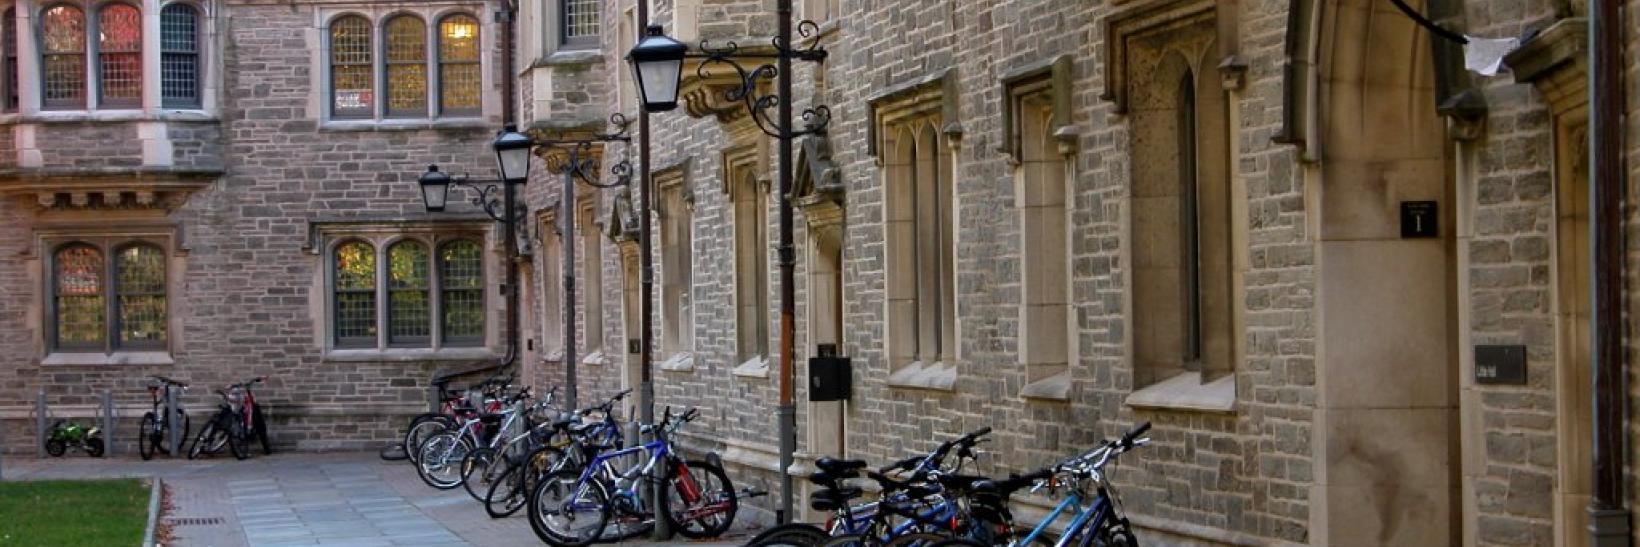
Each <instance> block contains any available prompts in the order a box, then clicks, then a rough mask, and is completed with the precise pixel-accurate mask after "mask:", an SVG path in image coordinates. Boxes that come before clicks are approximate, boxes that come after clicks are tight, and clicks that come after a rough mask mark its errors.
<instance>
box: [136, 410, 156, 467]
mask: <svg viewBox="0 0 1640 547" xmlns="http://www.w3.org/2000/svg"><path fill="white" fill-rule="evenodd" d="M157 421H158V418H155V417H154V413H152V412H144V413H143V414H142V424H141V425H139V426H137V453H138V454H141V455H142V459H144V460H151V459H154V450H155V449H157V448H159V438H158V437H159V435H158V433H157V431H158V430H159V428H158V427H157V424H156V422H157Z"/></svg>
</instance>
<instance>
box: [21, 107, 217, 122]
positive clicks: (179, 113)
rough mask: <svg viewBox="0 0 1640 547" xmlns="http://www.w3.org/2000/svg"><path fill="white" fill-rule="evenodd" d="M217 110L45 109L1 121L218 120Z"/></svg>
mask: <svg viewBox="0 0 1640 547" xmlns="http://www.w3.org/2000/svg"><path fill="white" fill-rule="evenodd" d="M215 121H220V120H219V118H217V115H216V113H214V112H208V111H205V110H200V109H197V108H195V109H187V108H173V109H165V108H162V109H159V110H157V111H153V112H149V111H146V110H142V109H135V108H133V109H118V110H43V111H40V112H37V113H34V114H30V115H27V116H24V115H22V114H18V113H15V112H14V113H10V114H6V115H4V116H0V123H40V124H52V123H85V122H215Z"/></svg>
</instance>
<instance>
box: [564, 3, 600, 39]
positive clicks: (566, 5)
mask: <svg viewBox="0 0 1640 547" xmlns="http://www.w3.org/2000/svg"><path fill="white" fill-rule="evenodd" d="M576 2H580V3H583V4H587V5H591V6H594V7H596V8H597V13H594V14H593V16H592V18H593V20H595V21H598V22H599V23H598V24H597V25H595V26H596V27H597V28H598V32H596V33H594V34H590V35H579V36H570V32H569V31H570V28H571V27H572V25H571V23H570V9H569V8H570V5H571V4H574V3H576ZM554 4H555V6H556V7H557V8H558V9H557V16H558V25H557V31H558V48H559V49H597V48H599V47H601V46H602V43H603V23H602V21H603V14H604V13H603V12H604V10H603V3H602V2H597V1H590V2H589V1H587V0H555V2H554Z"/></svg>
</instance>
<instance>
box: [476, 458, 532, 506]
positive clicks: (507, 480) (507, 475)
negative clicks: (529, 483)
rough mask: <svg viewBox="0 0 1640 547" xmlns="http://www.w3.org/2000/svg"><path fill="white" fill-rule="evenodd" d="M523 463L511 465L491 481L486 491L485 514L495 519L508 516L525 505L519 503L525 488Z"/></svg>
mask: <svg viewBox="0 0 1640 547" xmlns="http://www.w3.org/2000/svg"><path fill="white" fill-rule="evenodd" d="M523 469H524V466H522V465H509V466H507V470H506V471H502V472H501V476H500V477H498V478H496V479H495V481H494V482H491V483H490V488H489V490H488V491H486V492H484V514H487V515H489V516H490V518H493V519H499V518H507V517H510V516H512V514H513V513H516V512H518V508H520V507H523V504H522V503H517V501H518V498H520V497H522V496H520V495H519V493H520V492H522V491H523V490H524V489H523V486H524V485H523V482H524V476H525V474H526V473H525V472H521V470H523Z"/></svg>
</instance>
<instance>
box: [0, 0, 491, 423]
mask: <svg viewBox="0 0 1640 547" xmlns="http://www.w3.org/2000/svg"><path fill="white" fill-rule="evenodd" d="M319 5H320V3H312V2H298V3H295V4H286V5H279V6H272V5H259V4H255V3H238V2H230V3H227V4H224V5H219V6H218V7H219V8H220V10H218V11H217V12H216V13H218V17H220V18H221V21H219V23H220V26H219V28H221V29H222V30H223V33H224V34H225V36H224V38H225V39H224V40H223V42H224V44H226V45H225V46H224V47H222V48H221V49H220V51H213V52H211V53H212V54H213V55H219V57H213V58H217V59H220V65H213V70H221V71H222V77H223V80H224V86H223V87H224V89H226V90H229V91H226V92H225V93H224V94H223V96H221V97H220V98H219V102H218V103H217V104H218V105H219V106H220V108H219V111H217V112H215V113H214V116H213V118H212V119H209V120H203V121H197V122H172V123H169V124H168V126H169V127H168V129H167V130H168V134H169V138H170V139H171V140H172V141H173V157H174V161H175V164H176V165H177V166H179V167H184V166H185V167H199V168H215V169H222V170H224V171H225V174H224V175H222V176H221V177H220V178H218V179H216V180H214V181H211V182H210V183H209V184H208V185H207V186H206V187H205V188H203V189H201V190H199V191H198V192H196V193H194V194H193V195H191V196H190V197H189V198H188V199H187V200H186V202H184V203H179V204H173V205H172V207H173V208H171V209H169V210H163V211H162V212H161V214H160V217H159V218H160V219H161V220H162V221H163V222H165V223H167V224H168V225H172V226H175V228H176V231H177V233H178V234H179V236H178V239H177V246H176V248H175V249H173V251H174V253H173V255H174V256H173V258H172V261H171V264H172V270H171V272H170V276H171V278H172V279H173V283H172V287H173V288H172V290H171V291H170V293H169V294H168V304H169V308H170V310H169V313H170V315H171V317H172V325H173V328H172V329H171V333H170V338H171V340H170V348H169V350H170V351H169V354H170V357H171V359H172V360H174V364H151V365H42V364H41V361H42V356H43V354H44V353H45V351H46V350H45V348H44V347H43V341H42V340H43V339H44V335H43V334H42V328H43V327H42V325H41V321H42V319H41V317H42V315H41V311H40V310H41V305H42V304H41V302H40V299H41V298H42V292H43V290H44V287H45V283H46V281H45V280H44V279H43V278H42V275H43V274H42V272H41V268H42V266H41V264H42V260H40V258H39V257H38V256H36V255H33V254H31V253H32V252H33V251H32V249H33V246H34V245H35V230H36V229H38V228H40V227H46V226H61V225H62V222H63V219H64V218H66V217H64V216H62V215H61V214H59V213H57V212H54V211H45V210H41V209H39V208H38V207H37V206H36V205H35V204H34V203H31V202H29V201H27V200H23V199H17V198H13V197H6V198H5V199H3V200H0V218H4V219H5V222H4V226H5V227H4V228H3V229H0V230H3V231H4V232H3V233H4V234H5V236H4V237H0V248H3V249H4V250H3V251H0V253H3V254H4V256H6V257H7V259H6V260H0V278H4V279H5V280H6V286H7V287H9V289H7V290H5V291H0V310H4V312H3V315H4V317H5V319H4V325H5V328H3V329H0V332H3V334H0V400H3V401H5V402H4V403H0V422H4V427H5V428H6V429H7V431H6V433H7V435H6V437H5V441H4V442H5V445H4V448H5V449H6V450H9V451H31V450H32V442H33V439H32V438H30V436H27V435H23V434H20V433H21V432H25V431H27V430H28V427H30V426H28V425H27V424H26V420H27V416H28V412H29V410H28V405H29V404H30V403H31V402H32V401H33V399H34V394H35V392H36V390H39V389H42V388H43V389H45V390H46V391H47V394H48V398H50V399H51V401H52V403H53V404H54V405H57V406H58V407H59V408H61V409H65V410H64V411H65V412H70V413H75V412H79V413H83V412H86V411H85V410H75V409H72V408H71V407H73V406H84V405H86V404H89V403H90V402H94V400H95V399H94V398H95V397H97V396H98V394H100V393H101V392H102V391H103V390H105V389H106V390H112V391H113V392H114V394H115V398H116V401H117V403H118V404H119V405H120V406H121V408H122V410H121V413H122V416H125V417H128V418H129V417H132V416H139V415H140V413H141V412H142V410H144V407H145V406H146V405H147V401H148V399H147V397H148V396H147V393H146V391H145V390H144V389H143V386H144V384H145V383H146V382H145V376H146V375H149V374H162V375H166V376H171V377H175V378H179V379H183V380H187V381H189V382H192V383H193V384H194V385H195V386H197V387H196V388H195V389H193V390H191V391H190V393H189V395H188V397H187V399H186V404H188V405H189V406H190V407H191V410H193V411H197V412H209V411H210V410H211V409H212V408H213V407H214V404H215V399H216V396H215V395H214V394H212V390H213V389H215V388H218V387H221V386H223V385H226V384H228V383H231V382H237V381H242V380H245V379H248V378H250V377H252V376H257V375H266V376H268V377H269V381H268V384H267V385H266V386H264V387H263V388H262V389H261V391H260V392H259V393H258V395H259V396H260V398H261V400H262V401H263V402H264V404H265V405H266V406H267V408H268V409H269V410H270V412H271V415H272V416H273V418H274V423H273V425H272V430H273V439H272V440H273V442H274V443H275V444H277V445H282V446H286V447H300V448H320V449H323V448H368V447H374V446H377V445H378V443H380V442H383V441H386V440H389V439H392V438H395V437H396V435H397V434H398V431H397V429H398V428H399V427H402V425H403V424H404V423H405V422H406V421H407V419H408V417H409V416H410V415H411V414H413V413H415V412H420V411H422V409H424V408H425V406H426V398H427V391H426V387H425V386H426V385H427V381H428V379H429V378H430V377H431V375H432V374H433V373H434V371H435V370H439V369H445V368H449V367H454V366H462V365H469V364H473V363H475V362H479V361H487V360H493V357H475V356H473V355H468V356H465V357H460V358H457V359H438V360H418V359H415V358H411V359H405V358H403V357H402V356H397V357H395V356H389V355H383V356H381V357H378V358H368V357H367V358H364V359H353V360H340V359H337V358H335V357H334V356H331V355H329V354H328V353H327V351H326V350H325V346H326V344H325V340H326V339H327V337H328V336H329V335H328V330H327V328H328V327H327V326H326V324H325V311H324V310H325V309H326V306H327V304H326V303H327V302H328V296H327V292H328V291H327V289H325V288H324V287H325V285H324V282H323V278H324V271H325V268H326V265H327V264H328V258H327V257H326V253H325V251H324V250H323V249H324V247H323V246H322V244H320V245H318V246H316V243H319V242H318V241H317V238H318V236H317V232H315V230H316V228H317V227H318V226H321V225H326V226H333V227H334V226H341V225H345V224H346V223H358V222H373V223H378V224H383V223H385V224H387V225H395V224H402V225H407V226H426V225H428V224H429V223H437V222H441V221H443V222H447V221H448V220H449V219H451V218H466V219H469V220H470V219H472V218H475V216H474V215H475V214H476V215H480V216H478V217H476V218H483V217H482V216H481V215H482V213H478V212H477V211H476V210H474V209H472V208H471V207H470V206H466V205H464V204H456V205H452V207H451V210H450V212H449V213H446V214H443V215H432V214H428V213H426V212H424V211H423V205H422V199H421V196H420V193H419V190H418V189H417V187H416V184H415V181H416V178H417V177H418V176H419V175H420V173H421V171H423V170H425V169H426V166H427V164H429V163H438V164H440V165H441V166H443V167H444V168H445V169H446V170H448V171H450V172H454V173H471V174H473V175H475V176H480V177H483V176H487V175H488V174H489V173H492V172H493V170H494V162H495V159H494V154H493V152H491V150H490V148H489V142H490V140H491V139H492V138H493V135H494V130H495V128H496V127H498V126H499V124H500V102H499V101H500V100H501V96H500V88H501V86H500V82H501V80H500V78H501V77H502V75H504V74H508V73H509V72H508V71H507V70H505V69H504V68H503V67H500V66H499V61H498V59H499V56H498V55H497V52H498V51H499V50H498V49H497V48H498V44H497V42H498V41H497V40H483V42H482V43H483V44H485V45H486V47H487V48H488V49H486V56H487V57H488V58H489V59H490V60H489V61H487V63H488V64H487V65H486V67H487V68H488V69H489V73H488V74H487V75H486V76H485V78H484V82H485V85H484V88H483V91H482V92H483V94H484V95H485V98H484V102H485V104H486V108H485V110H484V114H483V115H482V116H481V117H480V118H478V119H474V120H468V121H465V122H459V123H426V124H421V125H414V124H411V125H408V126H400V127H394V128H384V127H369V126H366V127H359V126H358V124H351V125H352V126H351V127H338V126H336V125H334V124H331V123H328V122H327V121H326V120H325V119H324V114H323V113H322V109H321V106H322V105H323V104H324V101H325V100H328V99H326V98H325V95H324V94H323V93H322V90H321V89H320V87H319V86H321V85H323V82H324V81H325V78H322V77H320V76H318V75H319V74H323V73H324V72H323V66H322V65H318V64H315V63H316V59H318V58H319V57H318V56H317V55H316V54H315V53H314V52H315V51H318V50H319V48H320V41H321V36H322V35H323V29H321V28H320V27H319V26H318V25H319V23H318V22H317V21H318V20H319V19H318V18H317V17H316V15H315V14H316V10H317V9H319V7H318V6H319ZM463 7H466V8H468V9H470V10H471V11H472V13H474V14H475V15H476V16H477V17H478V19H479V20H480V21H481V22H482V23H481V28H480V32H481V37H485V36H495V35H498V34H499V33H498V27H496V26H495V25H494V24H493V23H491V21H493V19H492V17H491V16H490V14H489V9H490V8H489V7H488V6H487V5H486V4H483V3H471V4H463ZM230 22H231V24H230ZM37 127H38V131H40V132H42V133H45V134H46V135H42V138H40V139H38V142H40V143H42V155H43V156H45V157H46V158H47V160H46V164H47V165H67V164H73V165H77V166H85V165H97V166H103V167H108V168H112V169H125V168H134V167H136V166H137V165H138V164H139V163H140V160H141V157H142V156H141V149H140V148H139V142H138V139H137V133H136V128H135V126H134V125H133V124H131V123H97V122H87V123H84V124H67V123H51V124H40V125H38V126H37ZM4 133H5V134H6V135H8V136H9V135H11V131H9V128H8V131H5V132H4ZM45 137H49V139H48V138H45ZM8 142H9V141H8ZM46 143H49V146H44V145H45V144H46ZM15 155H16V154H15V153H12V154H0V156H8V157H10V156H15ZM6 184H7V182H5V181H0V190H3V189H4V187H5V185H6ZM451 197H452V201H453V202H454V201H455V199H454V198H456V197H457V194H456V193H452V195H451ZM94 214H97V215H103V216H99V217H97V218H101V219H104V224H106V225H108V226H116V227H117V226H120V225H121V224H120V220H119V219H121V218H123V217H120V216H118V215H119V214H120V213H119V212H118V211H113V212H98V213H94ZM109 215H112V216H109ZM116 229H117V228H116ZM482 231H488V229H487V228H485V229H483V230H482ZM483 243H484V245H485V247H486V248H487V249H490V250H491V251H492V252H490V253H487V254H486V257H487V258H486V262H485V266H484V267H485V272H486V275H487V277H488V281H489V283H488V284H487V285H486V286H487V287H497V286H499V284H500V277H499V276H500V275H501V272H502V270H501V262H502V261H501V260H500V249H501V246H500V243H499V238H490V237H486V238H485V239H484V240H483ZM485 299H486V302H487V304H488V307H489V308H490V315H489V318H488V323H487V324H488V329H487V331H488V334H487V337H486V347H487V348H489V349H490V352H489V353H493V354H499V353H500V351H501V350H502V349H503V346H502V342H501V338H500V332H501V328H502V317H503V316H502V307H501V303H502V302H504V298H503V297H502V296H501V295H500V293H499V291H498V290H496V289H494V288H490V289H487V290H486V295H485ZM480 353H484V352H482V351H481V352H480ZM65 405H66V406H65ZM196 423H197V420H196ZM126 433H128V434H129V433H130V430H129V429H127V431H126ZM121 442H124V441H121Z"/></svg>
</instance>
